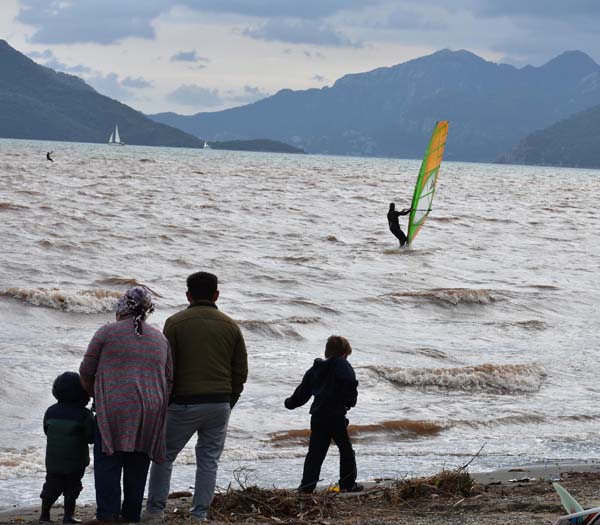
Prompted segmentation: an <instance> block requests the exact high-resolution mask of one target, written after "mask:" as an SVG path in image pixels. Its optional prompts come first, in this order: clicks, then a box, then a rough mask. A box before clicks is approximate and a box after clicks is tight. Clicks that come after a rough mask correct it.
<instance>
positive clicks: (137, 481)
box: [94, 429, 150, 521]
mask: <svg viewBox="0 0 600 525" xmlns="http://www.w3.org/2000/svg"><path fill="white" fill-rule="evenodd" d="M149 468H150V458H149V457H148V455H146V454H144V453H143V452H115V453H114V454H113V455H112V456H108V455H106V454H104V452H102V438H101V437H100V432H99V431H98V429H96V435H95V436H94V481H95V484H96V506H97V510H96V518H98V520H100V521H114V520H116V519H118V518H119V517H120V518H123V519H125V520H127V521H140V514H141V511H142V500H143V499H144V488H145V487H146V478H147V477H148V469H149ZM121 475H122V476H123V505H121Z"/></svg>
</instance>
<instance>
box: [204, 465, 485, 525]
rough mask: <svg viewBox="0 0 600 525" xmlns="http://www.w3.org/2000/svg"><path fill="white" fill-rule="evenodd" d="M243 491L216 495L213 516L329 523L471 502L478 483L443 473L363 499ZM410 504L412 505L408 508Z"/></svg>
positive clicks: (458, 473)
mask: <svg viewBox="0 0 600 525" xmlns="http://www.w3.org/2000/svg"><path fill="white" fill-rule="evenodd" d="M237 481H238V483H239V485H240V489H237V490H234V489H232V488H231V486H230V487H229V488H228V489H227V490H226V491H224V492H221V493H220V494H217V496H215V499H214V501H213V503H212V505H211V515H212V516H213V518H216V519H218V520H219V521H222V522H229V523H233V522H240V521H247V520H252V521H261V520H269V521H274V522H286V521H287V522H290V521H291V522H302V521H320V520H323V519H327V518H330V519H331V518H333V519H335V518H343V517H346V516H349V515H351V514H353V513H354V512H356V511H358V510H359V509H360V508H363V509H366V508H378V509H382V508H385V507H387V508H393V507H401V506H403V505H405V504H406V505H408V506H409V507H413V506H414V503H416V501H415V500H418V499H419V498H430V497H432V496H434V495H435V496H437V497H439V498H440V499H444V498H445V499H455V498H467V497H470V496H472V495H474V494H475V493H476V492H477V491H476V487H475V484H474V482H473V479H472V478H471V476H470V475H469V474H468V472H467V471H466V470H464V469H457V470H443V471H442V472H440V473H438V474H436V475H434V476H430V477H427V478H414V479H406V480H397V481H393V482H390V483H386V484H381V485H376V486H375V487H373V488H370V489H368V490H366V491H365V492H363V493H355V494H352V495H351V497H344V495H340V494H338V493H335V492H331V491H328V490H325V491H321V492H315V493H314V494H300V493H298V492H296V491H290V490H282V489H261V488H258V487H255V486H246V485H245V484H244V483H241V482H240V480H239V479H238V480H237ZM407 500H410V501H411V502H412V503H408V501H407Z"/></svg>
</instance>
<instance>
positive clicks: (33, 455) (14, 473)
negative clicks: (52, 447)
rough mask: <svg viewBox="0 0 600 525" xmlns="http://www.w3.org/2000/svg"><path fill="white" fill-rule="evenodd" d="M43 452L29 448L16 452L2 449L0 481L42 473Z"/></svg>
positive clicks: (43, 468)
mask: <svg viewBox="0 0 600 525" xmlns="http://www.w3.org/2000/svg"><path fill="white" fill-rule="evenodd" d="M44 456H45V453H44V450H43V449H39V448H34V447H30V448H27V449H25V450H21V451H17V450H14V449H3V450H2V451H0V479H10V478H15V477H16V478H20V477H29V476H36V475H39V474H41V473H43V472H44V471H45V470H46V468H45V465H44Z"/></svg>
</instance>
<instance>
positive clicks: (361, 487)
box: [341, 483, 365, 492]
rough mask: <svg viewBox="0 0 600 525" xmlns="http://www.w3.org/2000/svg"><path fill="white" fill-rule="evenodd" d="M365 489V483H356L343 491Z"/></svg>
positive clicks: (342, 490)
mask: <svg viewBox="0 0 600 525" xmlns="http://www.w3.org/2000/svg"><path fill="white" fill-rule="evenodd" d="M363 490H365V487H364V485H361V484H360V483H355V484H354V485H352V486H351V487H350V488H348V489H341V492H362V491H363Z"/></svg>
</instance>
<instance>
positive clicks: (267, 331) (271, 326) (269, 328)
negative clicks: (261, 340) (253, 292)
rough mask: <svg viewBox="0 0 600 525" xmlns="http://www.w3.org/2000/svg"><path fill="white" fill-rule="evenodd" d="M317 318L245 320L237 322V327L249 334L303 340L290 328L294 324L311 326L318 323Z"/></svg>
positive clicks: (296, 317)
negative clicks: (254, 333)
mask: <svg viewBox="0 0 600 525" xmlns="http://www.w3.org/2000/svg"><path fill="white" fill-rule="evenodd" d="M320 320H321V319H320V318H319V317H300V316H294V317H287V318H285V319H275V320H271V321H262V320H257V319H246V320H241V321H238V323H239V325H240V326H242V327H243V328H246V329H247V330H250V331H251V332H256V333H259V334H262V335H266V336H269V337H275V338H285V337H291V338H292V339H304V337H302V335H301V334H300V333H299V332H298V331H296V330H295V329H294V328H293V327H292V326H290V325H295V324H313V323H318V322H319V321H320Z"/></svg>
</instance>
